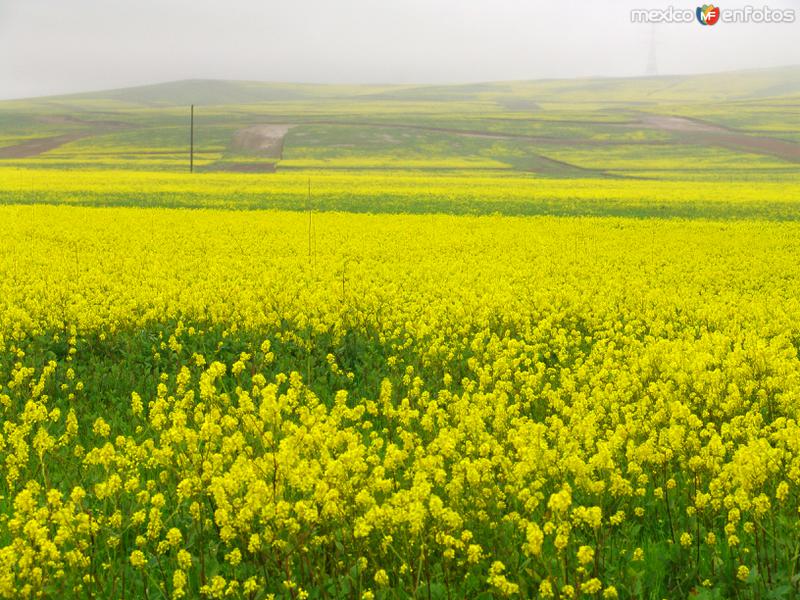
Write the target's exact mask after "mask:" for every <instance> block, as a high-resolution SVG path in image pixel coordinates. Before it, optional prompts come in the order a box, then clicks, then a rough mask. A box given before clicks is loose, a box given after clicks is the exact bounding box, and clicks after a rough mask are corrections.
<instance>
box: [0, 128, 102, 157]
mask: <svg viewBox="0 0 800 600" xmlns="http://www.w3.org/2000/svg"><path fill="white" fill-rule="evenodd" d="M90 135H92V132H91V131H86V132H76V133H65V134H63V135H54V136H51V137H46V138H36V139H33V140H26V141H24V142H20V143H19V144H14V145H13V146H6V147H4V148H0V158H30V157H31V156H39V155H40V154H44V153H45V152H49V151H50V150H54V149H56V148H58V147H59V146H63V145H64V144H68V143H69V142H74V141H75V140H79V139H81V138H85V137H88V136H90Z"/></svg>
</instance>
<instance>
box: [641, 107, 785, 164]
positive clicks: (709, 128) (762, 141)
mask: <svg viewBox="0 0 800 600" xmlns="http://www.w3.org/2000/svg"><path fill="white" fill-rule="evenodd" d="M641 124H642V125H644V126H645V127H652V128H654V129H661V130H663V131H671V132H675V133H678V134H681V135H683V136H684V137H685V139H686V140H687V141H689V142H695V143H700V144H703V145H709V146H721V147H723V148H729V149H731V150H738V151H740V152H751V153H754V154H766V155H768V156H777V157H778V158H782V159H784V160H788V161H791V162H800V144H797V143H795V142H790V141H788V140H781V139H778V138H771V137H767V136H756V135H751V134H747V133H744V132H741V131H737V130H736V129H729V128H727V127H722V126H720V125H715V124H713V123H708V122H706V121H701V120H699V119H689V118H686V117H675V116H664V115H647V116H644V117H642V119H641Z"/></svg>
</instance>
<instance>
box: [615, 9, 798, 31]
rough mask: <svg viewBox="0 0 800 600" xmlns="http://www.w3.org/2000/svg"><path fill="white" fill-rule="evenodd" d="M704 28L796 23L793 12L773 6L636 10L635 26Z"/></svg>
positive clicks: (633, 14)
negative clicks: (684, 25)
mask: <svg viewBox="0 0 800 600" xmlns="http://www.w3.org/2000/svg"><path fill="white" fill-rule="evenodd" d="M695 21H697V22H698V23H700V24H701V25H703V26H706V25H714V24H716V23H717V22H722V23H769V24H775V23H794V22H795V11H794V9H793V8H782V9H781V8H770V7H769V6H766V5H765V6H759V7H756V6H745V7H743V8H726V9H724V10H723V9H722V8H720V7H719V6H714V5H713V4H703V6H698V7H697V9H696V10H692V9H690V8H675V7H674V6H668V7H667V8H634V9H633V10H631V23H693V22H695Z"/></svg>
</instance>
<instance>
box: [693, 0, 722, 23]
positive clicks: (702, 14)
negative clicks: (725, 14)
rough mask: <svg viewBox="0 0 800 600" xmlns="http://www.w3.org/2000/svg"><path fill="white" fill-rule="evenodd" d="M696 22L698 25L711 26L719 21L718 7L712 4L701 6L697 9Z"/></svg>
mask: <svg viewBox="0 0 800 600" xmlns="http://www.w3.org/2000/svg"><path fill="white" fill-rule="evenodd" d="M697 20H698V21H699V22H700V25H713V24H714V23H716V22H717V21H719V7H717V6H714V5H713V4H703V6H698V7H697Z"/></svg>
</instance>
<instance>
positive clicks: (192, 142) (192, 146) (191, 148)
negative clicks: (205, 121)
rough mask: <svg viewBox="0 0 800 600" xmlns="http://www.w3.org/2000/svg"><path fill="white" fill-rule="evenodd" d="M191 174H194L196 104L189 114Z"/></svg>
mask: <svg viewBox="0 0 800 600" xmlns="http://www.w3.org/2000/svg"><path fill="white" fill-rule="evenodd" d="M189 173H194V104H192V108H191V109H190V112H189Z"/></svg>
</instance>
